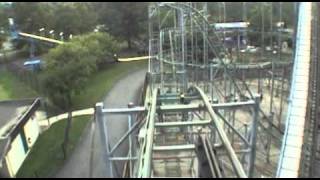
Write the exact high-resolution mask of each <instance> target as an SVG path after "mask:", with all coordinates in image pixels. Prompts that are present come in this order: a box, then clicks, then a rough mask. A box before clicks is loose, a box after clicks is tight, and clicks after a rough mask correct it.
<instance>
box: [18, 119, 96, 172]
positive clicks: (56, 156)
mask: <svg viewBox="0 0 320 180" xmlns="http://www.w3.org/2000/svg"><path fill="white" fill-rule="evenodd" d="M90 118H91V117H90V116H82V117H76V118H74V119H73V120H72V127H71V131H70V141H69V142H70V143H69V147H68V154H69V155H70V153H71V152H72V151H73V149H74V147H75V145H76V144H77V142H78V141H79V137H80V136H81V134H82V131H83V129H84V128H85V127H86V125H87V124H88V122H89V120H90ZM66 122H67V121H66V120H62V121H59V122H57V123H55V124H53V125H52V126H51V127H50V128H49V129H48V130H47V131H45V132H43V133H42V134H41V135H40V136H39V138H38V140H37V141H36V142H35V145H34V146H33V148H32V149H31V151H30V154H29V155H28V157H27V159H26V160H25V161H24V163H23V165H22V166H21V168H20V170H19V171H18V173H17V177H36V176H38V177H48V176H49V175H51V174H52V173H54V172H56V171H57V170H58V168H59V167H61V165H63V163H64V160H63V153H62V149H61V144H62V142H63V138H64V130H65V126H66Z"/></svg>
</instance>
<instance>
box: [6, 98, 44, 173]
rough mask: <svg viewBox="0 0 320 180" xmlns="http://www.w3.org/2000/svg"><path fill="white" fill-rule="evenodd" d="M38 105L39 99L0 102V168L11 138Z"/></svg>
mask: <svg viewBox="0 0 320 180" xmlns="http://www.w3.org/2000/svg"><path fill="white" fill-rule="evenodd" d="M39 105H40V99H24V100H9V101H0V168H1V167H2V161H3V158H4V156H5V154H6V152H7V150H8V147H9V145H10V143H11V140H12V138H15V137H16V135H17V134H18V133H19V131H20V130H19V129H20V128H21V127H23V126H24V124H25V123H26V122H27V120H28V119H29V118H30V116H31V115H32V114H33V113H34V111H35V110H36V109H37V108H38V107H39Z"/></svg>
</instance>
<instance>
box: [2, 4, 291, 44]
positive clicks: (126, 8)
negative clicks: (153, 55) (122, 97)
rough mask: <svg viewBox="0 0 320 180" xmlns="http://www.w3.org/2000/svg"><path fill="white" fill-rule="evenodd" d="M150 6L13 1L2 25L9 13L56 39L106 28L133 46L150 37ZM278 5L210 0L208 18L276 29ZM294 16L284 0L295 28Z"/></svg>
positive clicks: (284, 14) (21, 24) (286, 19)
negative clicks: (224, 16) (136, 42)
mask: <svg viewBox="0 0 320 180" xmlns="http://www.w3.org/2000/svg"><path fill="white" fill-rule="evenodd" d="M148 5H149V3H147V2H138V3H137V2H76V3H72V2H14V3H12V6H11V9H10V10H11V12H10V13H7V12H6V13H3V10H2V9H0V27H5V25H4V24H6V23H4V22H7V20H5V19H6V18H7V16H8V14H9V15H10V16H12V17H13V18H14V19H15V21H16V24H17V25H19V28H20V29H21V30H23V31H25V32H29V33H35V34H40V32H39V29H40V28H45V29H46V33H47V35H48V32H49V31H50V30H54V31H55V34H56V38H60V37H59V36H58V34H59V33H60V32H64V36H65V37H64V39H68V37H69V35H70V34H72V35H77V34H83V33H86V32H91V31H94V29H97V27H100V28H98V29H99V30H100V31H106V32H108V33H110V34H111V35H113V36H115V37H116V38H118V39H119V40H124V41H126V42H127V44H128V47H132V44H133V43H132V41H134V40H144V41H145V40H146V39H147V34H148V33H147V28H148V24H147V19H148V18H147V14H148V13H147V7H148ZM244 5H245V6H246V11H245V12H244ZM279 7H280V6H279V2H264V3H263V2H246V3H245V4H244V3H243V2H226V3H222V2H210V3H208V10H209V14H210V17H209V20H210V22H212V23H213V22H222V21H223V14H224V12H225V14H226V18H225V20H226V21H227V22H234V21H243V20H244V14H246V16H247V20H248V21H250V23H251V24H250V27H251V28H252V29H256V30H258V31H260V30H261V28H262V16H263V18H264V29H265V30H266V31H268V30H269V29H271V27H270V26H271V24H272V26H273V27H272V28H273V29H274V28H275V26H276V25H275V24H276V22H277V21H279ZM262 9H263V12H264V13H262ZM293 17H294V3H288V2H283V3H282V19H283V21H284V22H286V26H287V27H293V25H294V18H293ZM270 18H273V20H272V21H273V23H271V19H270Z"/></svg>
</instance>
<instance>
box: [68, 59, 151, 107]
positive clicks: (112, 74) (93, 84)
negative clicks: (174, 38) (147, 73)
mask: <svg viewBox="0 0 320 180" xmlns="http://www.w3.org/2000/svg"><path fill="white" fill-rule="evenodd" d="M147 62H148V61H133V62H126V63H117V64H110V65H109V67H108V68H106V69H105V70H102V71H99V72H97V73H96V74H94V75H93V76H92V78H90V80H89V82H88V83H87V85H86V86H85V87H86V88H85V89H84V90H83V92H82V93H81V94H79V95H77V96H74V97H73V102H74V109H82V108H89V107H93V106H94V105H95V103H97V102H99V101H102V99H103V97H104V96H105V95H106V94H107V92H108V91H109V90H110V89H111V88H112V87H113V85H114V84H115V83H116V82H117V81H118V80H119V79H121V78H122V77H124V76H125V75H127V74H128V73H130V72H133V71H135V70H137V69H138V68H141V67H143V66H144V67H147Z"/></svg>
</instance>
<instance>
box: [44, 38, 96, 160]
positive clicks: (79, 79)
mask: <svg viewBox="0 0 320 180" xmlns="http://www.w3.org/2000/svg"><path fill="white" fill-rule="evenodd" d="M45 60H46V61H45V62H46V66H45V72H44V75H43V79H42V83H43V84H42V87H44V88H45V89H44V91H45V93H46V94H47V96H48V98H49V99H50V100H51V102H52V103H53V104H55V105H57V106H59V107H60V108H61V109H63V110H66V111H67V112H68V114H69V116H68V122H67V126H66V131H65V139H64V142H63V144H62V148H63V152H64V155H65V157H66V149H67V144H68V139H69V130H70V128H71V120H72V119H71V117H72V114H71V112H72V96H73V95H74V94H79V93H80V92H81V90H82V89H83V87H84V84H85V83H86V82H87V81H88V79H89V76H90V75H91V74H92V73H93V72H94V71H95V70H96V64H95V57H94V56H93V55H91V53H90V51H89V50H88V49H87V48H85V47H83V46H82V45H81V44H80V43H77V42H72V43H65V44H62V45H59V46H58V47H56V48H54V49H52V50H50V52H49V53H48V54H47V55H46V56H45Z"/></svg>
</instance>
